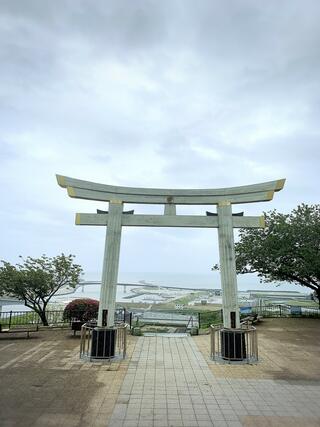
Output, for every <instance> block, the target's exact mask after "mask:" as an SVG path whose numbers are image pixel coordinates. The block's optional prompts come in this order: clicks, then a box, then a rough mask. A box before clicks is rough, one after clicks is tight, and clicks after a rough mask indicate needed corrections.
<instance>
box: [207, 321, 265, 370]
mask: <svg viewBox="0 0 320 427" xmlns="http://www.w3.org/2000/svg"><path fill="white" fill-rule="evenodd" d="M210 357H211V359H212V360H216V361H220V362H227V363H232V362H237V363H256V362H257V361H258V336H257V331H256V328H255V327H254V326H250V325H242V326H241V328H238V329H229V328H224V327H223V326H222V325H211V326H210Z"/></svg>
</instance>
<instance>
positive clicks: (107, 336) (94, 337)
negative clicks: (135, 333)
mask: <svg viewBox="0 0 320 427" xmlns="http://www.w3.org/2000/svg"><path fill="white" fill-rule="evenodd" d="M128 328H129V325H127V324H125V323H123V324H121V325H115V326H114V327H113V328H105V327H103V328H99V327H97V326H96V325H94V324H91V323H89V322H88V323H85V324H84V325H82V327H81V339H80V358H81V359H85V360H89V361H94V360H98V359H99V360H100V359H105V360H108V361H111V360H112V359H119V358H121V359H124V358H125V357H126V352H127V333H128Z"/></svg>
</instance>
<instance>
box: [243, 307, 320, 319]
mask: <svg viewBox="0 0 320 427" xmlns="http://www.w3.org/2000/svg"><path fill="white" fill-rule="evenodd" d="M248 314H258V315H259V316H262V317H315V318H318V317H320V309H319V308H318V307H315V306H300V305H299V306H296V305H286V304H277V305H265V306H256V307H252V308H251V313H250V312H249V311H247V310H246V312H245V313H244V316H247V315H248Z"/></svg>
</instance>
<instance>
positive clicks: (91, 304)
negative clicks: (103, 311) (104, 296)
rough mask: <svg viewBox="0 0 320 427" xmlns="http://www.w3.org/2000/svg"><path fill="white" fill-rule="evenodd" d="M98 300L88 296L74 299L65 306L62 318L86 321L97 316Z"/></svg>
mask: <svg viewBox="0 0 320 427" xmlns="http://www.w3.org/2000/svg"><path fill="white" fill-rule="evenodd" d="M98 310H99V301H97V300H95V299H90V298H81V299H75V300H73V301H71V302H69V304H68V305H67V306H66V307H65V309H64V312H63V318H64V319H65V320H80V321H81V322H87V321H88V320H93V319H96V318H97V317H98Z"/></svg>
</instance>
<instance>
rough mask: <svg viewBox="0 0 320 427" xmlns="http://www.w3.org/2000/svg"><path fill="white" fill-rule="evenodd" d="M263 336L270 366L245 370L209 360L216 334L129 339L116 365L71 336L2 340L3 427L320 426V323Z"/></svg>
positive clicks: (277, 322) (288, 324)
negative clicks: (97, 359) (82, 353)
mask: <svg viewBox="0 0 320 427" xmlns="http://www.w3.org/2000/svg"><path fill="white" fill-rule="evenodd" d="M258 331H259V349H260V356H261V361H260V362H259V363H258V364H257V365H240V366H239V365H237V366H231V365H221V364H216V363H215V362H213V361H211V360H209V357H208V356H209V336H199V337H194V338H191V337H187V338H183V337H179V338H176V337H172V338H166V337H159V336H158V337H129V339H128V357H127V359H126V360H124V361H118V362H115V363H112V364H111V365H109V364H108V363H107V364H105V363H88V362H84V361H82V360H80V359H79V338H74V337H73V336H72V333H71V332H70V331H68V330H52V331H50V330H46V331H43V330H41V331H40V332H39V333H38V334H34V336H33V337H32V338H30V339H26V338H22V337H21V336H17V337H10V338H9V337H0V383H1V386H0V426H1V427H31V426H32V427H33V426H36V427H46V426H54V427H58V426H59V427H107V426H109V427H117V426H122V427H126V426H128V427H129V426H132V427H134V426H136V427H138V426H145V427H157V426H158V427H161V426H163V427H168V426H172V427H181V426H189V427H196V426H208V427H209V426H214V427H216V426H220V427H222V426H227V427H228V426H231V427H232V426H234V427H236V426H243V427H281V426H285V427H286V426H291V427H301V426H303V427H316V426H318V427H319V426H320V406H319V398H320V381H319V380H320V369H319V367H320V365H319V364H320V358H319V321H317V320H304V319H267V320H266V321H264V322H263V323H262V324H261V325H259V326H258Z"/></svg>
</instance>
